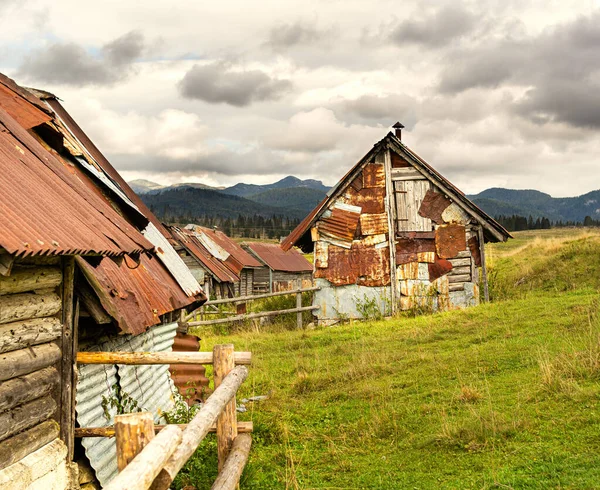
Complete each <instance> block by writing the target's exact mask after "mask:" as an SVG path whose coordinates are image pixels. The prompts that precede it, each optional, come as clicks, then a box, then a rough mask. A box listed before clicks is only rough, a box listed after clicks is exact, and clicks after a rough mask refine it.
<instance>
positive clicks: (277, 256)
mask: <svg viewBox="0 0 600 490" xmlns="http://www.w3.org/2000/svg"><path fill="white" fill-rule="evenodd" d="M244 245H245V246H246V247H248V249H249V250H250V251H251V252H252V253H253V254H254V255H256V256H257V257H258V258H259V259H260V260H262V261H263V262H264V263H265V264H266V265H267V266H268V267H269V268H270V269H272V270H274V271H283V272H311V273H312V271H313V265H312V264H311V263H310V262H309V261H308V260H306V259H305V258H304V256H303V255H302V254H301V253H300V252H298V250H296V249H293V248H292V249H291V250H287V251H284V250H283V249H282V248H281V247H280V246H279V245H277V244H275V243H263V242H246V243H245V244H244Z"/></svg>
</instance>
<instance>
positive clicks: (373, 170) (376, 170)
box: [362, 163, 385, 187]
mask: <svg viewBox="0 0 600 490" xmlns="http://www.w3.org/2000/svg"><path fill="white" fill-rule="evenodd" d="M362 174H363V186H364V187H385V168H384V166H383V165H382V164H380V163H369V164H367V165H365V166H364V167H363V171H362Z"/></svg>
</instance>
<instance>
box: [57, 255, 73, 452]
mask: <svg viewBox="0 0 600 490" xmlns="http://www.w3.org/2000/svg"><path fill="white" fill-rule="evenodd" d="M62 274H63V287H62V327H63V328H62V338H61V340H62V348H61V351H62V359H61V383H60V412H59V413H60V438H61V439H62V440H63V442H64V443H65V444H66V445H67V454H69V459H70V458H71V456H72V454H73V445H74V437H73V428H74V427H75V421H74V420H72V416H73V407H72V406H71V404H72V401H73V393H72V390H73V355H74V354H73V353H74V351H73V316H74V303H73V299H74V294H75V292H74V288H75V259H74V257H64V258H63V270H62Z"/></svg>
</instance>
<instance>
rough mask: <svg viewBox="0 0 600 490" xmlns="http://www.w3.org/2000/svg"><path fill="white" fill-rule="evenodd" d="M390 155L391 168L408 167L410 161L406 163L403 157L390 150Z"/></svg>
mask: <svg viewBox="0 0 600 490" xmlns="http://www.w3.org/2000/svg"><path fill="white" fill-rule="evenodd" d="M390 156H391V157H392V168H403V167H410V166H411V165H410V163H408V162H407V161H406V160H405V159H404V158H402V157H401V156H400V155H398V154H397V153H396V152H395V151H390Z"/></svg>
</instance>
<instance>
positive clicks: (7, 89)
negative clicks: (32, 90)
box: [0, 74, 52, 129]
mask: <svg viewBox="0 0 600 490" xmlns="http://www.w3.org/2000/svg"><path fill="white" fill-rule="evenodd" d="M9 81H10V82H12V84H10V83H9ZM5 83H6V84H5ZM16 87H17V85H16V84H15V83H14V82H13V81H12V80H10V79H9V78H7V77H5V76H4V75H2V74H0V107H2V108H3V109H4V110H5V111H6V112H8V114H10V116H11V117H12V118H13V119H14V120H15V121H17V123H18V124H19V125H20V126H22V127H23V128H25V129H30V128H33V127H35V126H38V125H40V124H43V123H45V122H47V121H50V119H52V118H51V117H50V115H49V114H48V113H46V112H45V111H42V110H40V108H39V107H37V106H35V105H34V104H32V103H31V102H30V101H28V100H27V99H26V98H25V97H24V96H23V94H22V92H20V91H17V90H15V89H16Z"/></svg>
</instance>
